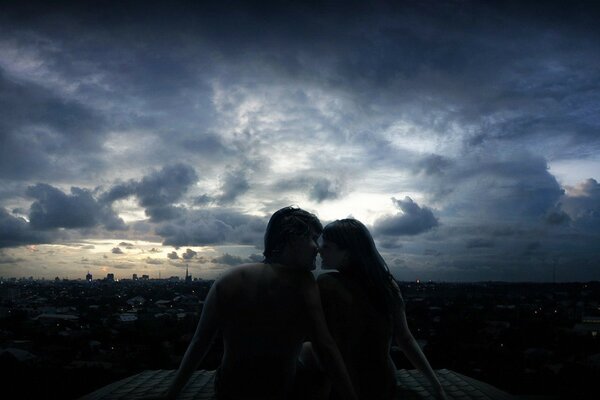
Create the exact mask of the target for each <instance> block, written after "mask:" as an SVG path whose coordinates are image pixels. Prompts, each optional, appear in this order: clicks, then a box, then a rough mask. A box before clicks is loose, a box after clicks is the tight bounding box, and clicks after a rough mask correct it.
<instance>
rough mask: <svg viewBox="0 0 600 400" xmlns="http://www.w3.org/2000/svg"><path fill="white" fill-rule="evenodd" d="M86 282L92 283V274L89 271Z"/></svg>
mask: <svg viewBox="0 0 600 400" xmlns="http://www.w3.org/2000/svg"><path fill="white" fill-rule="evenodd" d="M85 280H86V282H91V281H92V274H90V271H88V273H87V274H86V275H85Z"/></svg>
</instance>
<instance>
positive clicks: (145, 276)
mask: <svg viewBox="0 0 600 400" xmlns="http://www.w3.org/2000/svg"><path fill="white" fill-rule="evenodd" d="M148 279H150V276H149V275H142V280H143V281H147V280H148Z"/></svg>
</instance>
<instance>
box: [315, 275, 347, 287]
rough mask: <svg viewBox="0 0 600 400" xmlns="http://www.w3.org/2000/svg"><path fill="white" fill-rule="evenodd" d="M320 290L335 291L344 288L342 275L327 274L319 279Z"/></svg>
mask: <svg viewBox="0 0 600 400" xmlns="http://www.w3.org/2000/svg"><path fill="white" fill-rule="evenodd" d="M317 284H318V285H319V288H320V289H335V288H339V287H341V286H342V283H341V280H340V273H339V272H337V271H333V272H325V273H323V274H321V275H319V276H318V277H317Z"/></svg>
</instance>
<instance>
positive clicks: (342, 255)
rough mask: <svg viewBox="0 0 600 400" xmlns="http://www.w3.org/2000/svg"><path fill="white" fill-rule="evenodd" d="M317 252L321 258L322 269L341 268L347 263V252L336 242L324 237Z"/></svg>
mask: <svg viewBox="0 0 600 400" xmlns="http://www.w3.org/2000/svg"><path fill="white" fill-rule="evenodd" d="M319 253H320V254H321V259H322V260H323V263H322V268H323V269H337V270H342V269H343V268H344V265H345V264H348V252H347V251H346V250H343V249H340V247H339V246H338V245H337V244H335V243H333V242H330V241H328V240H326V239H323V243H322V244H321V247H320V249H319Z"/></svg>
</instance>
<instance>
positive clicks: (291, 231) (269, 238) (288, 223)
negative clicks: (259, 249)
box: [263, 207, 323, 268]
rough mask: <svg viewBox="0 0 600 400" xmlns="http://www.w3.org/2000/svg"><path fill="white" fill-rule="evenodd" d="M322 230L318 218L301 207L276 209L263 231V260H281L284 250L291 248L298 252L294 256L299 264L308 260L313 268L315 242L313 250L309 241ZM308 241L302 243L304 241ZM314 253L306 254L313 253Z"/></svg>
mask: <svg viewBox="0 0 600 400" xmlns="http://www.w3.org/2000/svg"><path fill="white" fill-rule="evenodd" d="M322 231H323V225H321V222H319V219H318V218H317V217H316V216H315V215H314V214H311V213H309V212H308V211H304V210H302V209H301V208H295V207H284V208H282V209H281V210H278V211H276V212H275V213H274V214H273V215H272V216H271V219H270V220H269V224H268V225H267V230H266V232H265V251H264V252H263V254H264V256H265V262H281V261H282V260H281V257H283V256H284V254H283V253H284V250H286V248H287V249H290V248H291V247H293V249H294V250H295V251H296V252H297V253H298V254H294V257H295V258H296V259H297V260H298V261H299V263H300V264H304V263H307V262H309V260H310V262H311V263H312V265H311V268H314V259H315V256H316V251H317V249H316V244H315V245H314V247H315V249H314V251H313V250H312V249H311V247H312V246H310V242H312V241H314V240H315V237H318V236H319V235H320V234H321V232H322ZM307 240H308V241H310V242H307V243H304V242H305V241H307ZM313 252H314V254H308V253H313ZM305 253H306V254H305Z"/></svg>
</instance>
